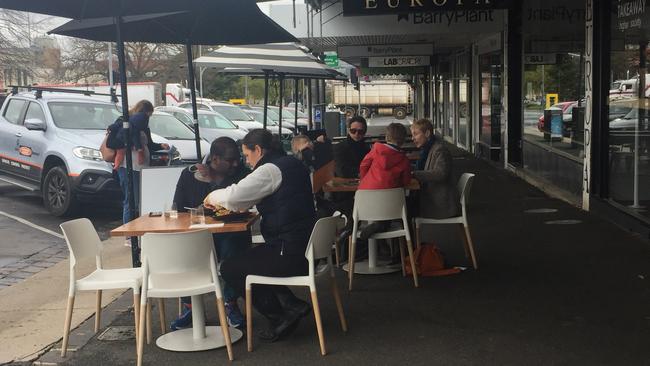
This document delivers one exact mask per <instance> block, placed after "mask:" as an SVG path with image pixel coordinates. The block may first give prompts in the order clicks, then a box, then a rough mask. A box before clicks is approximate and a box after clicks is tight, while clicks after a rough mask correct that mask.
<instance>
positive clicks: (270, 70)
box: [194, 43, 347, 129]
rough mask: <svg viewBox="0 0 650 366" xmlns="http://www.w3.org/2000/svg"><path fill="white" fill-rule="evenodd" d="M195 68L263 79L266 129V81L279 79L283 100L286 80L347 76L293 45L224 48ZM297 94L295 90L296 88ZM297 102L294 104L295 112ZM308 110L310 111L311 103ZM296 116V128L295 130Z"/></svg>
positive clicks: (196, 61) (209, 55)
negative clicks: (257, 76) (255, 76)
mask: <svg viewBox="0 0 650 366" xmlns="http://www.w3.org/2000/svg"><path fill="white" fill-rule="evenodd" d="M194 64H195V66H203V67H210V68H214V69H217V70H218V71H219V72H222V73H233V74H239V75H263V76H264V80H265V82H264V119H263V121H264V124H265V127H266V113H267V112H266V110H267V107H268V78H269V76H270V75H276V76H278V78H279V80H280V98H281V99H282V91H283V82H284V79H286V78H293V79H296V80H297V79H299V78H308V79H340V80H347V76H345V75H344V74H342V73H340V72H338V71H337V70H336V69H333V68H331V67H329V66H327V65H325V64H324V63H323V62H321V61H320V60H319V59H318V58H316V57H315V56H314V55H312V54H310V53H309V52H308V51H307V50H306V49H305V48H303V47H301V46H299V45H297V44H295V43H273V44H256V45H246V46H224V47H221V48H219V49H218V50H216V51H214V52H211V53H209V54H207V55H205V56H202V57H199V58H197V59H195V60H194ZM296 90H297V88H296ZM297 104H298V103H297V100H296V101H295V105H296V107H295V108H296V112H297ZM279 107H280V109H279V112H280V127H282V102H281V103H280V106H279ZM309 109H310V111H311V100H310V106H309ZM297 121H298V118H297V113H296V117H295V121H294V124H295V128H296V129H297V127H298V122H297Z"/></svg>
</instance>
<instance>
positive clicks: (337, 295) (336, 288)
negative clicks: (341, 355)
mask: <svg viewBox="0 0 650 366" xmlns="http://www.w3.org/2000/svg"><path fill="white" fill-rule="evenodd" d="M330 283H331V284H332V294H333V295H334V301H335V302H336V310H337V311H338V313H339V320H340V321H341V329H343V331H344V332H347V331H348V322H347V321H346V320H345V313H343V304H342V303H341V294H340V293H339V286H338V285H337V284H336V278H334V277H330Z"/></svg>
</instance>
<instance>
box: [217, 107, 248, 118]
mask: <svg viewBox="0 0 650 366" xmlns="http://www.w3.org/2000/svg"><path fill="white" fill-rule="evenodd" d="M212 108H213V109H214V110H215V111H217V112H219V113H221V114H222V115H223V116H224V117H226V118H228V119H229V120H231V121H252V120H253V119H252V118H251V117H250V116H249V115H247V114H246V113H245V112H244V111H242V110H241V109H240V108H239V107H236V106H234V105H232V106H231V105H215V106H212Z"/></svg>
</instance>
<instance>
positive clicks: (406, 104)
mask: <svg viewBox="0 0 650 366" xmlns="http://www.w3.org/2000/svg"><path fill="white" fill-rule="evenodd" d="M332 91H333V102H334V105H336V107H337V108H338V109H339V110H341V111H342V112H345V114H346V115H347V116H353V115H356V114H360V115H361V116H363V117H364V118H369V117H371V116H373V115H392V116H393V117H395V118H396V119H404V118H406V116H407V115H409V114H411V113H412V112H413V89H412V88H411V86H410V85H409V84H408V83H406V82H402V81H371V82H361V83H360V87H359V90H357V89H355V88H354V85H353V84H350V83H345V82H339V81H335V82H332Z"/></svg>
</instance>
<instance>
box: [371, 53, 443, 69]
mask: <svg viewBox="0 0 650 366" xmlns="http://www.w3.org/2000/svg"><path fill="white" fill-rule="evenodd" d="M430 64H431V61H430V59H429V56H394V57H369V58H368V67H412V66H429V65H430Z"/></svg>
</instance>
